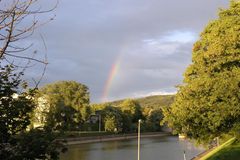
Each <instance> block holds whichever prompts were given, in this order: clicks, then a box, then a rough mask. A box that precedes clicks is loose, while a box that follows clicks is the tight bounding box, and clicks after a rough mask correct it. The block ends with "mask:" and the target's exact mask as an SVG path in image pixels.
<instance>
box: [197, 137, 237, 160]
mask: <svg viewBox="0 0 240 160" xmlns="http://www.w3.org/2000/svg"><path fill="white" fill-rule="evenodd" d="M239 159H240V142H239V141H236V139H235V138H231V139H229V140H228V141H226V142H225V143H223V144H222V145H220V146H219V147H217V148H215V149H214V150H212V151H211V152H209V153H208V154H207V155H205V156H204V157H202V158H201V160H239Z"/></svg>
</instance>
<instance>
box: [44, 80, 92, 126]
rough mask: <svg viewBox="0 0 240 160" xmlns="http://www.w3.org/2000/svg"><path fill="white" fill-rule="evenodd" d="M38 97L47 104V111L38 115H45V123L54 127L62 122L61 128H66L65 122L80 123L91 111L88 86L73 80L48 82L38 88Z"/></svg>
mask: <svg viewBox="0 0 240 160" xmlns="http://www.w3.org/2000/svg"><path fill="white" fill-rule="evenodd" d="M40 97H43V98H44V99H45V100H46V105H48V106H49V109H48V110H49V111H48V113H44V114H43V115H40V116H47V120H48V121H47V122H46V123H47V124H50V123H51V125H53V126H54V127H57V125H58V124H63V125H62V126H63V128H66V125H67V124H68V125H70V124H72V127H73V126H74V125H75V124H81V123H83V122H85V121H86V120H87V119H88V118H89V115H90V113H91V110H90V106H89V91H88V87H87V86H85V85H83V84H81V83H78V82H75V81H59V82H56V83H53V84H48V85H46V86H44V87H43V88H41V89H40ZM72 127H70V126H69V127H67V128H68V129H69V128H72ZM63 128H62V129H63ZM67 128H66V129H67Z"/></svg>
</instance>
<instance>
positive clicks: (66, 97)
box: [32, 81, 163, 133]
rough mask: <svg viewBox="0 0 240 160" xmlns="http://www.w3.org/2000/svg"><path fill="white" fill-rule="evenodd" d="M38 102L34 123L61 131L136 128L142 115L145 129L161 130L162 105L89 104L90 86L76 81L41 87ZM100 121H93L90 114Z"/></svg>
mask: <svg viewBox="0 0 240 160" xmlns="http://www.w3.org/2000/svg"><path fill="white" fill-rule="evenodd" d="M35 102H36V104H37V105H38V107H36V109H35V110H34V112H33V115H32V127H37V126H42V127H49V128H51V129H53V130H56V131H57V130H59V131H97V130H99V128H98V127H99V126H98V124H99V123H101V125H100V126H101V128H100V130H102V131H109V132H114V131H115V132H120V133H132V132H136V129H137V128H136V127H137V123H138V120H139V119H142V120H143V124H142V129H143V131H160V130H161V126H160V121H161V120H162V118H163V117H162V110H161V107H158V108H156V107H154V106H152V107H151V108H150V107H146V108H143V107H141V106H140V104H139V103H138V102H137V101H136V100H132V99H126V100H124V101H122V102H121V103H120V104H117V105H116V104H115V105H114V104H111V103H103V104H90V100H89V91H88V87H87V86H86V85H84V84H81V83H78V82H75V81H59V82H56V83H53V84H48V85H46V86H44V87H42V88H41V89H40V90H39V92H38V94H37V96H36V97H35ZM94 116H95V118H97V121H96V122H95V123H94V124H93V123H91V117H94Z"/></svg>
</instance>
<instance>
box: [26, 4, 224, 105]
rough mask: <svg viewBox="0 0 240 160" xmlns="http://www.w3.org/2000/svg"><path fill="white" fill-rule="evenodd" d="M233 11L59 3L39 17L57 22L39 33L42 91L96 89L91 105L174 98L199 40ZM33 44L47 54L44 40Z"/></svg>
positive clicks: (195, 6) (92, 91) (199, 6)
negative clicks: (75, 85)
mask: <svg viewBox="0 0 240 160" xmlns="http://www.w3.org/2000/svg"><path fill="white" fill-rule="evenodd" d="M49 3H50V2H49V1H48V2H46V3H45V4H44V5H43V7H45V6H51V5H50V4H49ZM227 6H228V0H211V1H209V0H198V1H197V0H181V1H179V0H168V1H165V0H59V4H58V6H57V8H56V10H54V11H53V12H51V13H49V14H48V15H44V16H43V17H41V18H40V20H42V19H47V18H49V17H51V16H54V15H56V16H55V18H54V20H53V21H51V22H50V23H48V24H46V25H44V26H41V27H40V28H38V30H37V32H36V33H35V35H40V34H41V35H42V36H43V37H44V42H45V44H46V46H47V50H45V51H46V52H47V56H48V62H49V65H48V66H47V70H46V73H45V76H44V78H43V80H42V82H41V86H44V85H45V84H48V83H53V82H55V81H60V80H74V81H77V82H79V83H83V84H85V85H87V86H88V87H89V91H90V97H91V102H92V103H99V102H105V101H112V100H117V99H123V98H136V97H144V96H149V95H158V94H174V93H176V91H177V89H176V85H179V84H181V83H182V80H183V73H184V70H185V69H186V67H187V66H188V65H189V64H190V63H191V50H192V46H193V44H194V42H195V41H196V40H198V38H199V34H200V33H201V32H202V31H203V29H204V27H205V26H206V25H207V24H208V23H209V22H210V21H211V20H213V19H215V18H217V12H218V9H219V8H226V7H227ZM30 41H31V42H32V41H33V42H34V46H33V47H35V48H39V50H40V51H41V49H42V48H44V47H43V44H42V43H43V41H42V39H41V38H40V36H35V37H34V38H32V39H31V40H30ZM45 51H44V50H43V51H42V52H45ZM40 53H41V52H40ZM41 69H42V66H40V67H37V68H34V69H30V70H29V71H28V76H29V77H38V76H39V74H40V72H41Z"/></svg>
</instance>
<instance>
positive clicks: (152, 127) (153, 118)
mask: <svg viewBox="0 0 240 160" xmlns="http://www.w3.org/2000/svg"><path fill="white" fill-rule="evenodd" d="M162 119H163V115H162V110H161V109H151V110H150V111H149V113H148V115H147V117H146V129H147V131H152V132H154V131H161V126H160V121H161V120H162Z"/></svg>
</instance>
